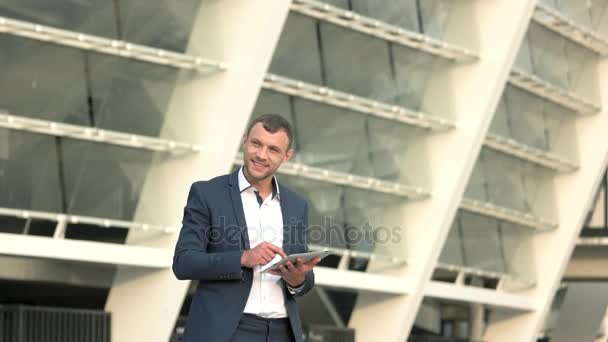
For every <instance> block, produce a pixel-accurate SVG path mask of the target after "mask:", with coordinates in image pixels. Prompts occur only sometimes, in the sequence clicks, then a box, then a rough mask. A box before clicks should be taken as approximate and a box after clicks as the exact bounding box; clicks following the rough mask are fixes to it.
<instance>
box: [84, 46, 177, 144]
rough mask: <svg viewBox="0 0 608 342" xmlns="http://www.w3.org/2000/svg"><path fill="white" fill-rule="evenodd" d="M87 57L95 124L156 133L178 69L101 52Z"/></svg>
mask: <svg viewBox="0 0 608 342" xmlns="http://www.w3.org/2000/svg"><path fill="white" fill-rule="evenodd" d="M88 60H89V63H90V75H91V80H90V88H91V102H92V105H93V108H92V111H93V113H94V120H95V125H96V126H97V127H100V128H105V129H111V130H117V131H122V132H129V133H136V134H143V135H149V136H158V135H159V133H160V130H161V127H162V123H163V118H164V115H165V113H166V111H167V106H168V103H169V100H170V98H171V95H172V93H173V89H174V88H175V86H176V80H177V76H178V73H179V70H177V69H175V68H171V67H166V66H159V65H154V64H149V63H145V62H138V61H133V60H129V59H123V58H119V57H113V56H107V55H101V54H90V55H89V59H88ZM165 138H167V137H165Z"/></svg>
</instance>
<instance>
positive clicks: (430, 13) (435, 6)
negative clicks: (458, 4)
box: [418, 0, 454, 39]
mask: <svg viewBox="0 0 608 342" xmlns="http://www.w3.org/2000/svg"><path fill="white" fill-rule="evenodd" d="M453 3H454V1H452V0H421V1H418V6H420V13H421V14H420V16H421V19H420V22H421V26H422V33H424V34H428V35H430V36H432V37H435V38H438V39H441V38H442V37H443V35H444V33H445V29H446V26H447V24H448V20H449V18H450V9H451V8H452V5H453Z"/></svg>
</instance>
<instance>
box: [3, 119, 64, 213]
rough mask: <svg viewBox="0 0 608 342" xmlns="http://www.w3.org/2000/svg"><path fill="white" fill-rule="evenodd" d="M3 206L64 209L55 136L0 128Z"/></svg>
mask: <svg viewBox="0 0 608 342" xmlns="http://www.w3.org/2000/svg"><path fill="white" fill-rule="evenodd" d="M0 142H1V143H2V144H3V145H4V148H3V149H2V150H3V153H2V155H0V193H2V196H0V207H10V208H17V209H30V210H39V211H49V212H61V211H62V210H63V209H62V195H61V188H60V187H59V184H60V173H59V172H60V171H59V162H58V155H57V145H56V142H55V138H54V137H49V136H46V135H40V134H33V133H26V132H20V131H13V130H8V129H4V128H0Z"/></svg>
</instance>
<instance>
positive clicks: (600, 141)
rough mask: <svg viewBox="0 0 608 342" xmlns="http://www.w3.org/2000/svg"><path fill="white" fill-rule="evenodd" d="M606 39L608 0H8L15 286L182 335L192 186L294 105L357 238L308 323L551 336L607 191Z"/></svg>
mask: <svg viewBox="0 0 608 342" xmlns="http://www.w3.org/2000/svg"><path fill="white" fill-rule="evenodd" d="M607 39H608V1H605V0H602V1H599V0H592V1H580V0H544V1H533V0H458V1H456V0H399V1H395V0H382V1H380V0H378V1H371V0H331V1H329V0H327V1H322V2H321V1H315V0H293V1H287V0H285V1H284V0H267V1H262V0H183V1H174V2H166V1H138V0H114V1H102V0H73V1H57V2H53V3H52V4H50V3H49V2H47V1H36V0H27V1H23V0H0V46H1V47H2V48H1V49H0V65H1V66H2V71H3V72H2V73H1V74H0V89H2V91H1V92H0V108H1V109H2V113H0V127H1V128H0V207H1V208H0V214H1V216H0V222H1V224H0V229H1V231H2V233H0V255H1V256H0V260H2V264H1V266H0V279H3V280H2V281H1V282H0V284H3V285H1V286H3V287H4V290H1V291H0V292H4V293H6V295H4V297H5V298H2V297H3V296H2V295H0V299H2V300H3V301H5V302H26V303H30V304H37V305H47V304H48V305H62V306H76V307H92V308H104V309H105V310H107V311H109V312H110V313H111V314H112V340H113V341H115V342H122V341H150V342H156V341H158V342H161V341H162V342H165V341H168V340H169V339H170V338H171V336H173V335H174V333H175V331H176V330H178V329H176V328H179V327H180V325H181V322H182V320H181V319H180V317H182V318H183V315H184V314H187V309H188V306H189V297H190V293H191V291H192V290H193V288H194V287H195V285H196V284H189V283H188V282H180V281H177V280H176V279H175V277H174V276H173V274H172V272H171V262H172V260H171V258H172V254H173V246H174V244H175V241H176V238H177V233H178V231H179V228H180V220H181V216H182V210H183V206H184V204H185V200H186V196H187V191H188V189H189V186H190V184H191V183H192V182H194V181H197V180H200V179H210V178H212V177H215V176H217V175H220V174H224V173H227V172H229V171H231V170H233V169H234V168H235V167H238V166H239V163H240V154H239V144H240V139H241V137H242V134H243V133H244V130H245V127H246V125H247V123H248V122H249V121H250V120H251V119H252V118H254V117H256V116H258V115H261V114H265V113H278V114H281V115H283V116H285V117H286V118H287V119H288V120H289V121H290V122H291V123H292V124H293V125H294V127H295V131H296V132H295V146H294V147H295V151H296V154H295V157H294V159H292V161H290V162H289V163H287V164H285V165H284V166H283V167H282V168H281V170H280V175H279V182H282V183H284V184H286V185H287V186H288V187H290V188H292V189H293V190H295V191H297V192H298V193H300V194H302V195H303V196H305V197H306V198H307V199H308V200H309V203H310V208H311V212H310V215H311V217H310V221H311V229H310V230H309V239H310V241H311V248H312V249H325V248H331V249H333V250H334V251H335V255H333V256H332V257H329V258H328V259H326V260H325V261H324V263H323V264H322V265H321V266H320V267H317V268H316V269H315V273H316V278H317V286H316V289H315V291H313V292H312V293H311V294H310V295H307V296H306V297H305V298H303V299H302V300H301V302H300V306H301V309H302V316H303V318H304V321H305V323H306V324H308V325H311V326H312V325H330V326H334V327H338V328H351V329H354V332H355V335H356V340H357V341H376V340H382V341H395V342H397V341H400V342H401V341H406V340H408V339H411V340H416V339H422V338H425V337H429V336H433V335H436V336H443V337H446V338H448V340H450V339H451V340H456V339H459V338H461V339H464V340H473V341H492V342H493V341H497V342H500V341H535V340H536V339H537V338H538V337H539V336H542V335H543V334H545V335H548V336H550V335H551V334H550V330H551V329H550V327H551V324H549V323H547V322H548V318H550V312H551V307H552V305H553V307H555V305H554V304H555V302H554V298H555V294H556V293H559V291H558V290H559V289H560V286H561V285H560V283H561V280H562V277H563V275H564V273H565V271H566V268H567V266H568V262H569V260H570V256H571V254H572V251H573V250H574V248H575V245H576V244H577V241H578V236H579V232H580V230H581V227H582V226H583V225H584V223H585V222H586V219H587V217H588V213H589V211H590V208H591V207H592V204H593V203H594V200H595V199H596V198H600V199H601V198H603V197H602V196H599V197H598V196H596V193H597V191H598V190H597V189H598V187H599V185H600V183H601V179H602V176H603V175H604V172H605V168H606V164H607V162H608V135H607V134H606V130H607V129H608V110H607V109H606V108H607V107H608V62H607V61H606V59H605V58H604V56H605V55H606V54H607V53H608V40H607ZM603 203H605V202H603ZM549 320H550V319H549ZM599 320H600V317H598V321H599Z"/></svg>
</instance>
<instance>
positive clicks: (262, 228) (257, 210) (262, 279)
mask: <svg viewBox="0 0 608 342" xmlns="http://www.w3.org/2000/svg"><path fill="white" fill-rule="evenodd" d="M272 186H273V191H272V194H270V195H269V196H268V197H266V198H264V199H262V198H261V197H260V195H259V192H258V190H257V189H256V188H255V187H253V186H252V185H251V184H250V183H249V181H247V178H245V175H244V174H243V168H242V167H241V169H240V170H239V189H240V191H241V200H242V202H243V211H244V213H245V221H246V222H247V233H248V234H249V246H250V247H251V248H254V247H255V246H257V245H259V244H260V243H262V242H263V241H268V242H270V243H272V244H274V245H276V246H278V247H280V248H283V214H282V212H281V202H280V201H279V198H280V197H279V196H280V194H279V184H278V183H277V180H276V178H274V179H273V183H272ZM260 268H261V266H256V267H254V268H253V284H252V286H251V292H249V298H248V299H247V304H246V305H245V310H244V312H245V313H249V314H254V315H257V316H260V317H265V318H282V317H287V310H286V309H285V297H284V295H283V286H284V285H283V281H282V280H281V277H280V276H277V275H274V274H270V273H268V272H266V273H260Z"/></svg>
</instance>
